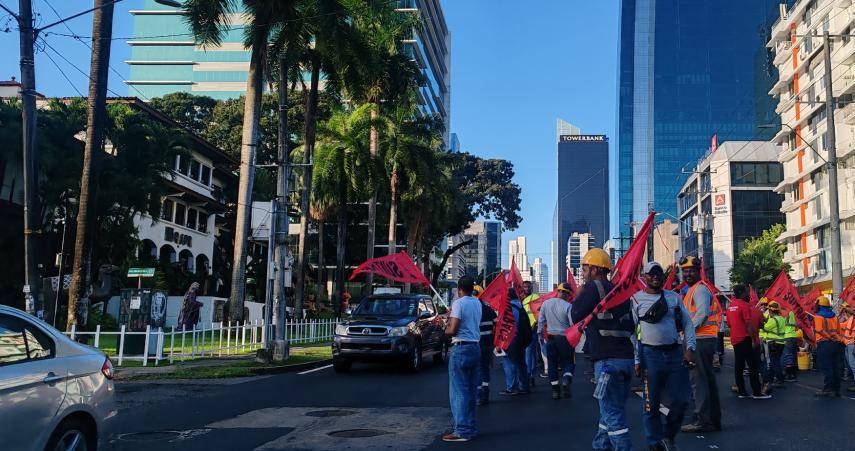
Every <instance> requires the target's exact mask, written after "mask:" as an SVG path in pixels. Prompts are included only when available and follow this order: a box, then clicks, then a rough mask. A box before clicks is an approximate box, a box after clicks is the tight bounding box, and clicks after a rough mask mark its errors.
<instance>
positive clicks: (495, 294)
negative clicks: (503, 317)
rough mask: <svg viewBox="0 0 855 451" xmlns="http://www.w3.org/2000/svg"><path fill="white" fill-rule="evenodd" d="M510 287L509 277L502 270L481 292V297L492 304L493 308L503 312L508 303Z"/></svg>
mask: <svg viewBox="0 0 855 451" xmlns="http://www.w3.org/2000/svg"><path fill="white" fill-rule="evenodd" d="M508 287H510V284H508V278H507V277H505V274H504V272H502V273H501V274H499V275H498V276H497V277H496V278H495V279H493V281H492V282H490V285H487V288H486V289H485V290H484V292H483V293H481V296H479V298H480V299H481V300H482V301H484V302H486V303H487V304H490V306H491V307H493V310H495V311H497V312H501V311H502V310H503V309H504V308H505V304H507V303H508Z"/></svg>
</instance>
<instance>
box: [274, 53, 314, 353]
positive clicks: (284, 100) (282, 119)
mask: <svg viewBox="0 0 855 451" xmlns="http://www.w3.org/2000/svg"><path fill="white" fill-rule="evenodd" d="M286 53H287V51H286V50H285V49H283V50H282V52H281V54H280V56H279V86H278V91H279V129H278V138H279V144H278V146H277V151H278V155H277V158H276V165H277V171H276V201H275V203H276V210H275V215H274V221H273V222H274V223H275V230H276V233H275V237H274V238H275V240H274V241H275V247H274V251H273V260H274V262H275V264H274V268H275V271H276V280H275V281H274V282H273V300H274V304H275V305H276V315H275V316H276V339H275V340H274V342H273V359H274V360H285V359H286V358H288V342H287V341H286V340H285V315H286V309H285V307H286V300H287V293H286V288H287V287H288V286H289V285H290V283H289V279H290V276H291V267H290V262H289V258H288V191H289V189H290V188H289V186H288V182H289V180H290V179H291V174H290V172H291V171H290V169H291V168H290V166H289V163H290V161H289V160H290V155H289V152H290V149H289V146H288V141H289V132H288V60H287V55H286ZM307 189H308V188H307ZM271 244H272V243H271Z"/></svg>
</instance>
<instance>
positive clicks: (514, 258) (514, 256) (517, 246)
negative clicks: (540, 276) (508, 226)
mask: <svg viewBox="0 0 855 451" xmlns="http://www.w3.org/2000/svg"><path fill="white" fill-rule="evenodd" d="M510 262H516V264H517V268H518V269H519V270H520V274H521V275H522V278H523V280H527V281H529V282H531V281H532V271H531V269H530V267H529V265H528V255H527V254H526V238H525V236H518V237H516V238H514V239H512V240H510V241H508V265H510Z"/></svg>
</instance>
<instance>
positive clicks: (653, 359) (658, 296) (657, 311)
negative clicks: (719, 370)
mask: <svg viewBox="0 0 855 451" xmlns="http://www.w3.org/2000/svg"><path fill="white" fill-rule="evenodd" d="M642 277H643V279H644V283H645V285H646V286H645V288H644V290H642V291H639V292H637V293H635V294H634V295H633V296H632V298H631V302H632V304H631V311H632V316H633V319H634V320H635V322H636V323H637V324H638V325H639V340H640V341H639V345H638V347H637V351H636V355H635V371H636V372H637V373H640V374H642V377H643V380H644V434H645V437H646V439H647V444H648V446H649V447H650V449H651V450H656V451H671V450H675V449H676V444H675V438H676V436H677V433H678V432H679V431H680V425H681V424H682V422H683V414H684V413H685V411H686V406H687V405H688V403H689V395H690V391H691V388H690V384H689V370H688V366H690V365H691V362H693V361H695V355H694V354H695V350H696V349H697V343H696V341H695V328H694V325H693V324H692V319H691V317H690V315H689V312H688V310H687V309H686V307H685V306H684V305H683V303H682V302H680V297H679V295H677V294H676V293H674V292H673V291H670V290H663V289H662V282H663V280H664V278H665V271H664V270H663V269H662V265H660V264H659V263H657V262H648V263H646V264H645V265H644V268H643V269H642ZM681 333H682V336H683V343H682V344H681V343H680V334H681ZM684 347H685V351H684ZM663 394H664V395H666V396H667V398H668V399H669V400H670V404H669V405H668V409H669V410H668V414H667V415H666V418H665V424H664V425H663V424H662V419H661V418H660V412H659V407H660V402H661V400H662V396H663Z"/></svg>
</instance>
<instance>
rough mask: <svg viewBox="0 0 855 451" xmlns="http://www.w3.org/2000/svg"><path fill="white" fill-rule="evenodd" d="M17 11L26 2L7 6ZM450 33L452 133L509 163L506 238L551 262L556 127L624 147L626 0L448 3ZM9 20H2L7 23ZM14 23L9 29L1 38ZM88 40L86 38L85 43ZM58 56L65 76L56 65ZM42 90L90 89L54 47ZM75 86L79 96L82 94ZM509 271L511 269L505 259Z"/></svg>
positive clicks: (131, 4)
mask: <svg viewBox="0 0 855 451" xmlns="http://www.w3.org/2000/svg"><path fill="white" fill-rule="evenodd" d="M0 2H2V3H3V4H4V5H5V6H7V7H9V8H11V9H12V10H13V11H16V10H17V2H16V1H13V0H0ZM33 2H34V7H33V8H34V10H35V13H36V14H39V15H40V16H39V17H38V20H37V23H39V24H46V23H50V22H52V21H54V20H56V18H57V16H56V15H55V14H54V12H53V11H52V10H51V9H50V7H49V3H50V5H53V7H54V8H56V9H57V11H58V12H59V14H60V15H62V16H63V17H65V16H68V15H71V14H73V13H76V12H78V11H82V10H85V9H88V8H90V7H91V5H92V2H91V1H83V0H49V3H48V2H46V1H45V0H33ZM141 4H142V1H141V0H124V1H123V2H121V3H119V4H117V5H116V12H115V21H114V27H113V35H114V36H116V37H126V36H130V35H131V33H132V29H131V16H130V14H129V13H128V11H129V10H130V9H134V8H139V7H140V6H141ZM442 5H443V7H444V8H445V16H446V21H447V22H448V27H449V29H450V31H451V34H452V49H451V55H452V64H451V71H452V81H451V85H452V109H451V118H452V119H451V128H452V131H454V132H456V133H458V134H459V136H460V140H461V142H462V144H463V149H464V150H466V151H468V152H471V153H474V154H477V155H481V156H484V157H495V158H505V159H509V160H511V161H512V162H513V163H514V165H515V168H516V182H517V183H518V184H519V185H520V186H521V187H522V195H523V202H522V217H523V222H522V224H521V226H520V228H519V229H518V230H516V231H510V232H505V234H504V243H503V248H502V253H503V256H504V258H505V260H507V250H508V247H507V240H508V239H509V238H512V237H515V236H517V235H526V236H527V237H528V242H529V248H528V254H529V258H530V259H531V260H533V259H534V258H535V257H542V258H543V259H544V260H545V261H546V262H547V263H549V243H550V238H551V236H552V211H553V207H554V205H555V197H556V194H555V190H556V180H555V177H556V173H555V159H556V156H555V151H556V149H555V119H556V118H559V117H560V118H563V119H565V120H567V121H569V122H571V123H573V124H575V125H577V126H579V127H581V129H582V132H583V133H591V134H599V133H605V134H607V135H609V137H611V138H612V142H614V139H613V137H614V127H615V113H614V110H615V93H616V84H615V77H616V74H617V70H616V56H617V23H618V1H617V0H607V1H590V0H538V1H536V2H518V1H514V0H442ZM0 17H2V16H0ZM7 19H8V16H6V17H3V18H2V20H0V30H2V29H3V28H5V27H4V26H2V25H4V24H5V22H6V20H7ZM68 25H69V27H70V28H71V30H73V33H71V32H69V29H67V28H65V27H64V26H62V25H60V26H58V27H54V29H53V31H55V32H58V33H63V34H77V35H81V36H90V35H91V34H92V16H91V14H90V15H87V16H83V17H80V18H77V19H74V20H72V21H70V22H68ZM8 26H9V28H10V30H11V32H10V33H0V54H2V55H4V58H2V59H0V79H8V78H9V77H10V76H16V77H17V76H18V74H19V67H18V58H17V55H18V37H17V33H16V32H15V26H14V23H10V24H9V25H8ZM44 39H45V40H46V41H47V42H48V43H49V44H50V45H51V46H52V47H54V48H55V49H56V50H57V51H59V52H60V53H62V55H63V56H65V57H66V58H67V59H68V60H70V61H71V62H72V63H73V64H74V65H76V66H77V67H79V68H80V69H82V70H83V71H84V72H86V73H88V72H89V49H88V48H87V47H86V45H84V43H83V42H79V41H77V40H75V39H73V38H69V37H65V36H58V35H47V36H46V37H44ZM85 41H86V43H87V44H88V43H89V40H88V39H85ZM48 55H50V56H51V57H52V58H53V59H54V60H55V61H56V63H57V64H58V65H59V67H60V68H61V70H62V72H64V73H65V74H66V75H67V76H68V77H69V79H70V80H71V83H69V82H68V81H66V80H65V79H64V78H63V76H62V74H61V73H60V70H59V69H57V67H55V66H54V64H53V63H52V62H51V61H50V59H48V57H47V56H48ZM129 55H130V48H129V46H128V45H127V44H126V43H125V41H124V40H115V41H114V42H113V47H112V55H111V59H112V61H113V63H112V67H113V68H114V69H115V70H116V71H117V72H118V74H119V75H117V72H113V71H111V73H110V89H111V90H113V91H114V92H115V93H118V94H120V95H133V94H134V93H133V92H129V91H128V87H127V86H126V85H125V84H124V83H122V78H127V76H128V68H127V65H126V64H125V63H124V61H125V60H126V59H128V56H129ZM36 83H37V89H38V90H39V91H40V92H42V93H44V94H45V95H48V96H72V95H77V93H76V91H75V89H74V87H76V89H78V90H79V91H80V92H83V93H85V92H86V90H87V83H88V80H87V77H86V76H84V75H82V74H81V73H79V72H78V71H77V69H75V68H74V67H72V66H71V65H70V64H69V63H68V62H66V61H64V60H62V59H61V58H60V57H59V56H57V55H56V54H54V53H53V52H52V51H51V50H49V49H47V48H44V49H40V51H38V53H37V54H36ZM72 85H73V86H74V87H72ZM506 264H507V261H506Z"/></svg>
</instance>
